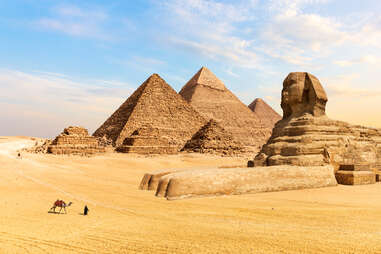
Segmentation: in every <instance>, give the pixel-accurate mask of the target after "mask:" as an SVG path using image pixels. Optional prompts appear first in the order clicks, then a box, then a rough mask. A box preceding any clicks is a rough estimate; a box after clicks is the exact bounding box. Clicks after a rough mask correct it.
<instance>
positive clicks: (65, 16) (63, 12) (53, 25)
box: [33, 5, 116, 41]
mask: <svg viewBox="0 0 381 254" xmlns="http://www.w3.org/2000/svg"><path fill="white" fill-rule="evenodd" d="M108 22H110V16H109V14H108V13H107V11H106V10H104V9H101V8H96V7H87V8H80V7H79V6H76V5H58V6H56V7H54V8H52V10H51V14H50V16H47V17H41V18H40V19H38V20H36V21H34V22H33V24H34V26H35V27H37V28H39V29H44V30H50V31H57V32H61V33H64V34H67V35H70V36H76V37H84V38H94V39H99V40H106V41H111V40H115V39H116V38H115V37H114V35H113V34H112V33H111V32H110V30H109V27H108Z"/></svg>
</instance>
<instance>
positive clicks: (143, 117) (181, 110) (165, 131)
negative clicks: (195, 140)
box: [93, 74, 206, 153]
mask: <svg viewBox="0 0 381 254" xmlns="http://www.w3.org/2000/svg"><path fill="white" fill-rule="evenodd" d="M205 123H206V120H205V119H204V118H203V117H202V116H201V115H200V114H199V113H197V111H196V110H194V109H193V108H192V107H191V106H190V105H189V104H188V103H187V102H186V101H185V100H184V99H183V98H182V97H181V96H180V95H179V94H177V93H176V91H175V90H173V89H172V88H171V87H170V86H169V85H168V84H167V83H166V82H165V81H164V80H163V79H162V78H161V77H160V76H159V75H157V74H153V75H152V76H150V77H149V78H148V79H147V80H146V81H145V82H144V83H143V84H142V85H141V86H140V87H139V88H138V89H137V90H136V91H135V92H134V93H133V94H132V95H131V96H130V97H129V98H128V99H127V100H126V101H125V102H124V103H123V104H122V105H121V106H120V107H119V108H118V109H117V110H116V111H115V112H114V113H113V114H112V115H111V116H110V117H109V118H108V119H107V120H106V122H105V123H103V124H102V126H101V127H99V128H98V129H97V130H96V131H95V133H94V134H93V135H94V136H97V137H104V136H105V137H106V138H107V139H110V140H112V142H113V144H114V145H115V146H116V147H120V146H123V148H122V147H121V148H120V150H121V151H125V152H131V151H135V152H139V151H143V150H144V151H145V153H165V150H168V151H169V150H170V151H172V148H173V146H175V147H177V148H176V149H177V151H179V150H180V149H181V148H182V147H183V146H184V145H185V143H186V141H187V140H189V139H190V138H191V137H192V135H193V134H194V133H196V132H197V131H198V130H199V129H200V128H201V127H202V126H203V125H205ZM150 128H154V131H152V132H151V131H149V129H150ZM148 133H149V135H148ZM132 134H133V135H132ZM126 138H128V139H127V140H126ZM158 140H160V142H159V143H157V142H156V141H158ZM154 141H155V142H154ZM163 142H164V143H163ZM126 146H127V147H126ZM131 146H134V149H131V148H129V147H131ZM169 147H170V149H169ZM148 150H149V151H151V152H149V151H148ZM147 151H148V152H147Z"/></svg>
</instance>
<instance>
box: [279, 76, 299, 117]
mask: <svg viewBox="0 0 381 254" xmlns="http://www.w3.org/2000/svg"><path fill="white" fill-rule="evenodd" d="M301 74H304V73H301ZM304 85H305V74H304V75H299V73H296V74H294V75H289V76H288V77H287V78H286V79H285V81H284V82H283V89H282V102H281V106H282V109H283V117H284V118H285V117H288V116H290V115H291V114H292V113H293V112H294V111H295V110H296V108H299V107H300V106H298V105H300V104H301V103H302V98H303V90H304Z"/></svg>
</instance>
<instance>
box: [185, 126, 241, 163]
mask: <svg viewBox="0 0 381 254" xmlns="http://www.w3.org/2000/svg"><path fill="white" fill-rule="evenodd" d="M182 151H187V152H196V153H210V154H217V155H223V156H233V155H239V154H243V153H244V152H245V151H244V146H243V145H242V144H241V143H240V142H238V141H236V140H234V139H233V137H232V135H231V134H230V133H228V132H226V131H225V129H224V128H222V127H221V126H220V125H219V124H218V123H217V122H216V121H215V120H213V119H211V120H209V122H208V123H207V124H206V125H204V126H203V127H202V128H201V129H200V130H199V131H198V132H197V133H196V134H194V135H193V137H192V138H191V139H190V140H188V142H187V143H186V144H185V146H184V148H183V149H182Z"/></svg>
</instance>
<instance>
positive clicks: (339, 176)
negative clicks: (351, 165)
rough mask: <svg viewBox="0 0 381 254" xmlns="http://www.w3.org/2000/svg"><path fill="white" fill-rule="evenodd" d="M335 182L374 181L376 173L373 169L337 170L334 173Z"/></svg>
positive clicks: (348, 183) (346, 183)
mask: <svg viewBox="0 0 381 254" xmlns="http://www.w3.org/2000/svg"><path fill="white" fill-rule="evenodd" d="M335 177H336V180H337V183H339V184H345V185H360V184H373V183H376V174H375V173H374V172H373V171H349V170H338V171H337V172H336V173H335Z"/></svg>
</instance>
